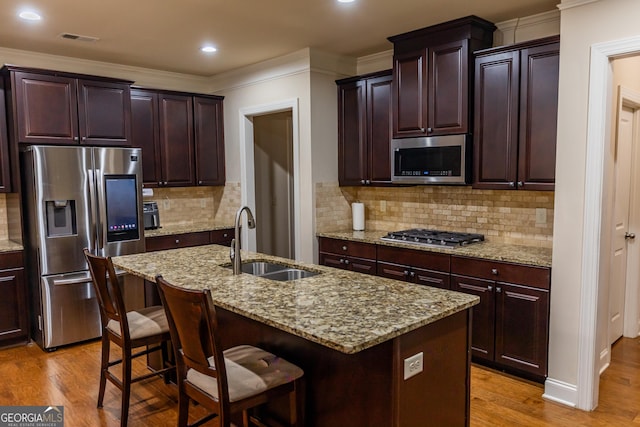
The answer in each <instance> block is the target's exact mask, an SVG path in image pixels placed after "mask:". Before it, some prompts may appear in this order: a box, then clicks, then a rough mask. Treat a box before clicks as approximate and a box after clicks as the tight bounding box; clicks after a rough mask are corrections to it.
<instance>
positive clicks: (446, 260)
mask: <svg viewBox="0 0 640 427" xmlns="http://www.w3.org/2000/svg"><path fill="white" fill-rule="evenodd" d="M450 258H451V257H450V256H449V255H447V254H441V253H436V252H427V251H417V250H413V249H404V248H393V247H390V246H379V247H378V261H384V262H389V263H392V264H402V265H410V266H412V267H418V268H425V269H427V270H435V271H444V272H447V273H448V272H449V267H450Z"/></svg>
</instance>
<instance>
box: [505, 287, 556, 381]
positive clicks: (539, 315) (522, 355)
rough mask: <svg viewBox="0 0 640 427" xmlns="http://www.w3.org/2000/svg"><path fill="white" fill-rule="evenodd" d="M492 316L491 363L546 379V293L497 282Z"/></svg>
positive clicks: (547, 298)
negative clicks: (492, 345) (492, 341)
mask: <svg viewBox="0 0 640 427" xmlns="http://www.w3.org/2000/svg"><path fill="white" fill-rule="evenodd" d="M495 316H496V331H495V333H496V337H495V361H496V362H498V363H501V364H503V365H507V366H511V367H514V368H517V369H520V370H523V371H527V372H530V373H532V374H536V375H541V376H544V375H546V373H547V345H548V341H549V333H548V327H549V292H548V291H545V290H541V289H535V288H530V287H527V286H519V285H514V284H510V283H501V282H497V283H496V314H495Z"/></svg>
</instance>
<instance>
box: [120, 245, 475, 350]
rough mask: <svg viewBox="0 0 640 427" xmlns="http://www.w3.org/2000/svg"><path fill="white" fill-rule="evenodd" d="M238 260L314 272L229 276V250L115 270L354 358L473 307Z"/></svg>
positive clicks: (127, 259) (463, 297) (157, 255)
mask: <svg viewBox="0 0 640 427" xmlns="http://www.w3.org/2000/svg"><path fill="white" fill-rule="evenodd" d="M242 259H243V261H247V260H268V261H272V262H276V263H284V264H287V265H293V266H298V267H302V268H305V269H308V270H313V271H316V272H320V273H321V274H318V275H316V276H313V277H308V278H305V279H299V280H293V281H288V282H278V281H273V280H269V279H264V278H260V277H257V276H253V275H250V274H240V275H236V276H234V275H233V274H232V271H231V269H230V268H226V267H224V265H229V264H230V263H229V248H228V247H225V246H219V245H206V246H197V247H191V248H182V249H171V250H166V251H158V252H152V253H141V254H134V255H125V256H118V257H114V258H113V263H114V265H115V266H116V267H118V268H120V269H122V270H125V271H127V272H129V273H132V274H134V275H138V276H141V277H144V278H145V279H147V280H151V281H155V277H156V275H159V274H161V275H162V276H163V277H164V278H165V279H166V280H168V281H169V282H170V283H173V284H175V285H178V286H184V287H185V288H192V289H204V288H209V289H210V290H211V294H212V297H213V301H214V303H215V304H216V305H217V306H219V307H222V308H224V309H226V310H229V311H232V312H234V313H237V314H240V315H243V316H245V317H248V318H251V319H254V320H257V321H259V322H261V323H264V324H267V325H270V326H273V327H275V328H278V329H281V330H283V331H286V332H289V333H291V334H294V335H297V336H300V337H302V338H305V339H308V340H310V341H313V342H316V343H318V344H321V345H324V346H326V347H329V348H332V349H334V350H337V351H340V352H343V353H347V354H353V353H357V352H359V351H362V350H364V349H366V348H369V347H373V346H374V345H376V344H379V343H382V342H385V341H388V340H390V339H393V338H395V337H398V336H400V335H403V334H405V333H407V332H409V331H412V330H414V329H417V328H419V327H421V326H424V325H427V324H429V323H433V322H435V321H437V320H439V319H442V318H444V317H447V316H450V315H452V314H455V313H457V312H459V311H462V310H465V309H467V308H469V307H472V306H473V305H475V304H477V303H478V302H479V299H478V297H476V296H473V295H467V294H463V293H458V292H453V291H448V290H443V289H437V288H432V287H428V286H422V285H415V284H411V283H405V282H401V281H397V280H390V279H385V278H382V277H377V276H369V275H364V274H360V273H354V272H350V271H346V270H339V269H334V268H331V267H324V266H319V265H315V264H305V263H301V262H296V261H291V260H288V259H284V258H277V257H272V256H267V255H263V254H259V253H253V252H246V251H242Z"/></svg>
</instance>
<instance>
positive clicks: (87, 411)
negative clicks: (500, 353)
mask: <svg viewBox="0 0 640 427" xmlns="http://www.w3.org/2000/svg"><path fill="white" fill-rule="evenodd" d="M99 362H100V343H99V342H97V341H96V342H92V343H89V344H83V345H76V346H71V347H67V348H62V349H59V350H58V351H55V352H52V353H46V352H43V351H42V350H40V348H38V347H37V346H36V345H35V344H31V345H28V346H22V347H16V348H11V349H5V350H0V406H6V405H64V411H65V421H66V423H65V426H67V427H75V426H109V427H110V426H114V427H115V426H118V425H119V424H120V421H119V416H120V392H119V391H118V390H117V389H116V388H115V387H113V386H112V385H111V384H107V391H106V395H105V400H104V408H103V409H96V399H97V393H98V378H99V375H98V370H99ZM145 370H146V367H145V364H144V360H138V361H136V363H135V364H134V372H138V373H140V372H143V371H145ZM471 375H472V377H471V426H472V427H484V426H492V427H494V426H578V425H579V426H638V425H640V339H633V340H632V339H628V338H622V339H621V340H620V341H618V342H617V343H616V344H615V345H614V347H613V351H612V363H611V366H610V367H609V369H607V370H606V371H605V373H604V374H603V375H602V377H601V381H600V405H599V406H598V408H597V409H596V410H595V411H593V412H584V411H579V410H576V409H571V408H568V407H566V406H563V405H559V404H557V403H554V402H549V401H545V400H544V399H542V393H543V388H542V385H540V384H535V383H530V382H527V381H523V380H521V379H517V378H513V377H510V376H508V375H504V374H500V373H496V372H493V371H491V370H488V369H485V368H482V367H478V366H475V365H474V366H473V367H472V368H471ZM194 409H195V411H196V413H197V412H198V411H199V410H200V411H201V410H202V408H199V407H196V408H194ZM129 414H130V416H129V420H130V421H129V425H130V426H131V427H138V426H154V427H155V426H174V425H175V424H176V420H177V390H176V388H175V386H172V385H166V384H164V382H163V381H162V380H160V379H151V380H147V381H144V382H141V383H138V384H135V385H134V386H133V387H132V391H131V407H130V410H129ZM331 427H342V426H331ZM344 427H347V425H345V426H344ZM372 427H384V426H372Z"/></svg>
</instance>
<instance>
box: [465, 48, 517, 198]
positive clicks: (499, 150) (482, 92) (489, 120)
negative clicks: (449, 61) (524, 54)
mask: <svg viewBox="0 0 640 427" xmlns="http://www.w3.org/2000/svg"><path fill="white" fill-rule="evenodd" d="M519 64H520V63H519V58H518V52H517V51H511V52H504V53H498V54H493V55H487V56H480V57H478V58H476V62H475V101H474V102H475V106H474V110H475V118H474V122H475V125H474V134H473V145H474V157H473V163H474V164H473V171H474V172H473V173H474V180H473V187H474V188H487V189H513V188H515V182H516V180H517V162H518V99H519V95H518V93H519V74H520V70H519Z"/></svg>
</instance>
